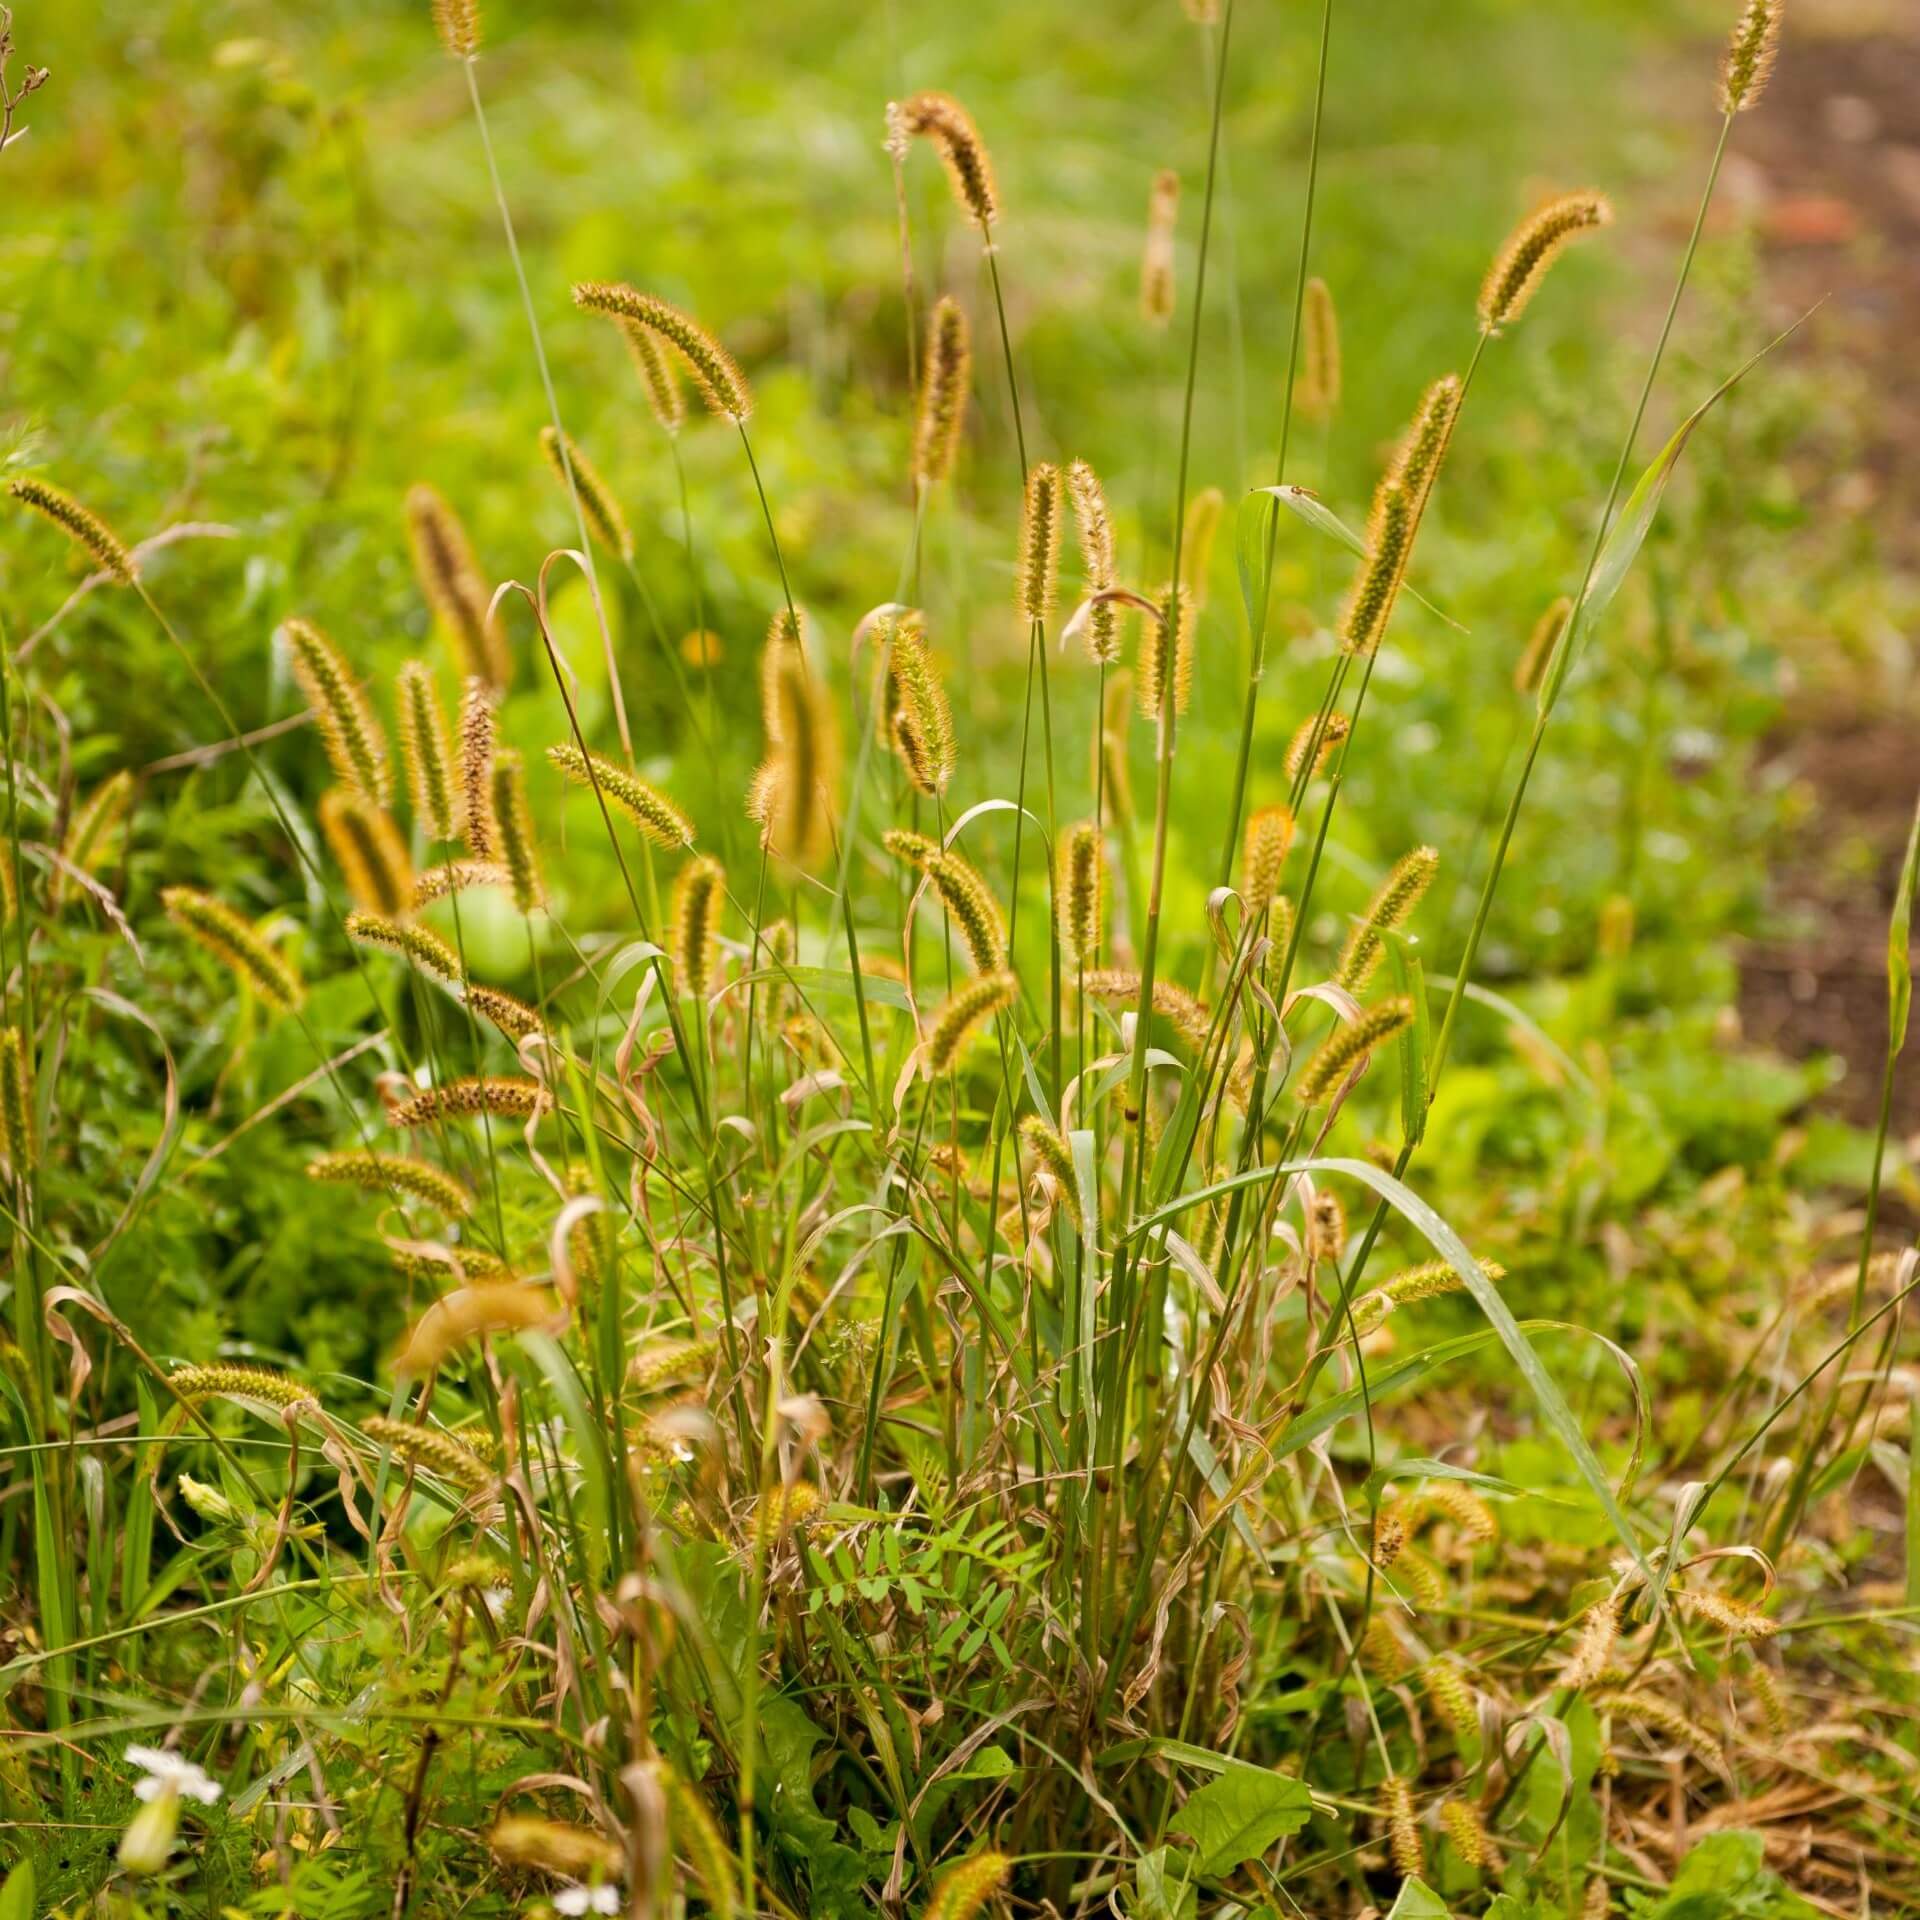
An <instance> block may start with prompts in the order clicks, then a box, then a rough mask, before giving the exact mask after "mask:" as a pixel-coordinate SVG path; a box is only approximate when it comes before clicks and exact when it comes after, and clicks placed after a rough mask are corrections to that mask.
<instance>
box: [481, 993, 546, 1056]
mask: <svg viewBox="0 0 1920 1920" xmlns="http://www.w3.org/2000/svg"><path fill="white" fill-rule="evenodd" d="M467 1005H468V1006H470V1007H471V1008H472V1009H473V1010H474V1012H475V1013H477V1014H479V1015H480V1016H481V1018H482V1019H484V1020H489V1021H491V1022H492V1023H493V1025H494V1026H496V1027H498V1028H499V1029H500V1031H501V1032H502V1033H504V1034H505V1035H506V1036H507V1038H508V1039H509V1040H511V1041H513V1042H514V1043H515V1045H518V1044H519V1042H521V1041H522V1040H524V1039H526V1037H527V1036H528V1035H529V1034H533V1033H544V1032H545V1031H546V1027H545V1024H544V1022H543V1021H542V1020H541V1018H540V1010H539V1009H538V1008H537V1007H530V1006H528V1005H527V1003H526V1002H525V1001H524V1000H522V999H520V998H518V997H517V996H516V995H514V994H511V993H507V992H505V991H504V990H503V989H501V988H499V987H480V986H473V985H471V984H469V986H468V988H467Z"/></svg>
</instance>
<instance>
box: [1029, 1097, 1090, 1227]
mask: <svg viewBox="0 0 1920 1920" xmlns="http://www.w3.org/2000/svg"><path fill="white" fill-rule="evenodd" d="M1020 1138H1021V1139H1022V1140H1024V1141H1025V1142H1026V1144H1027V1151H1028V1152H1029V1153H1031V1154H1032V1155H1033V1157H1034V1160H1035V1162H1036V1163H1037V1164H1038V1166H1039V1168H1040V1170H1041V1172H1042V1173H1044V1174H1045V1175H1046V1177H1047V1179H1048V1180H1049V1181H1050V1182H1051V1183H1052V1184H1053V1187H1054V1190H1055V1191H1056V1192H1057V1193H1058V1194H1059V1196H1060V1204H1061V1205H1062V1206H1063V1207H1065V1208H1066V1210H1067V1217H1068V1218H1069V1219H1070V1220H1071V1221H1072V1222H1073V1224H1074V1227H1075V1229H1076V1230H1077V1229H1078V1228H1079V1227H1080V1226H1081V1225H1082V1223H1083V1216H1082V1214H1081V1211H1080V1182H1079V1179H1078V1177H1077V1176H1076V1175H1075V1173H1074V1168H1073V1149H1072V1148H1071V1147H1070V1146H1068V1144H1067V1142H1066V1139H1065V1138H1064V1136H1063V1135H1062V1134H1061V1133H1060V1131H1059V1129H1058V1128H1057V1127H1055V1126H1053V1125H1051V1124H1050V1123H1049V1122H1048V1121H1046V1120H1045V1119H1043V1118H1042V1117H1041V1116H1040V1115H1039V1114H1037V1113H1030V1114H1028V1115H1027V1117H1026V1118H1025V1119H1024V1120H1022V1121H1021V1122H1020Z"/></svg>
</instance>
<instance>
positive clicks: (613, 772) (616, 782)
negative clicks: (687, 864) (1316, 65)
mask: <svg viewBox="0 0 1920 1920" xmlns="http://www.w3.org/2000/svg"><path fill="white" fill-rule="evenodd" d="M547 758H548V759H549V760H551V761H552V762H553V764H554V765H555V766H556V767H558V768H559V769H560V771H561V772H562V773H564V774H565V775H566V776H567V778H568V779H569V780H575V781H578V782H579V783H580V784H581V785H582V786H590V787H593V788H596V789H597V790H598V792H599V794H600V796H601V798H602V799H604V800H605V801H606V802H607V803H608V805H609V806H612V807H615V808H617V809H618V810H619V811H620V812H621V813H624V814H625V815H626V816H627V818H628V819H629V820H631V821H632V822H633V824H634V825H635V826H636V827H638V828H639V829H640V831H641V833H642V834H644V835H645V836H646V838H647V839H649V840H651V841H652V842H653V844H654V845H655V846H656V847H690V846H692V845H693V822H692V821H691V820H689V819H688V818H687V816H686V815H685V814H684V813H682V812H681V811H680V809H679V808H678V807H676V806H675V805H674V804H673V802H672V801H671V800H669V799H668V798H667V796H666V795H665V794H664V793H662V792H661V791H660V790H659V789H658V788H657V787H650V786H649V785H648V784H647V783H646V782H645V781H644V780H638V779H635V778H634V776H633V775H632V774H630V773H624V772H622V771H621V769H620V768H618V767H616V766H615V765H614V764H613V762H612V761H611V760H606V759H603V758H602V757H601V756H600V755H599V754H597V753H582V752H581V751H580V749H579V748H578V747H576V746H573V745H571V744H567V745H562V746H556V747H549V748H548V749H547Z"/></svg>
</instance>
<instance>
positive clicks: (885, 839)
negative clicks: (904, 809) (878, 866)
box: [880, 827, 940, 873]
mask: <svg viewBox="0 0 1920 1920" xmlns="http://www.w3.org/2000/svg"><path fill="white" fill-rule="evenodd" d="M880 844H881V845H882V846H883V847H885V848H886V850H887V851H888V852H889V853H890V854H892V855H893V857H894V858H895V859H896V860H899V861H901V862H903V863H904V864H905V865H907V866H909V867H912V868H914V869H915V870H916V871H917V872H920V873H924V872H926V870H927V862H928V861H929V860H931V859H933V857H934V856H935V855H936V854H937V853H939V851H940V842H939V841H938V840H932V839H929V838H928V837H927V835H925V834H924V833H915V832H913V831H912V829H911V828H908V827H889V828H888V829H887V830H886V832H885V833H883V834H882V835H881V836H880Z"/></svg>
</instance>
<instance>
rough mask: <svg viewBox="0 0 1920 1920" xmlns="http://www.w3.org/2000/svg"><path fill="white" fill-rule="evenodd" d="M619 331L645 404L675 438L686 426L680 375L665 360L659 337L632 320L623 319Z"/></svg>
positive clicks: (663, 427) (670, 362)
mask: <svg viewBox="0 0 1920 1920" xmlns="http://www.w3.org/2000/svg"><path fill="white" fill-rule="evenodd" d="M620 332H621V335H622V337H623V338H624V339H625V340H626V343H627V352H628V353H629V354H630V355H631V356H632V358H633V367H634V371H635V372H636V373H637V374H639V376H640V385H641V388H642V389H643V390H644V392H645V393H646V396H647V405H648V406H649V407H651V408H652V409H653V417H654V418H655V419H656V420H657V421H659V423H660V426H661V430H662V431H663V432H664V433H666V434H667V435H668V436H669V437H672V436H675V435H677V434H678V433H679V431H680V429H681V428H682V427H683V426H685V425H686V423H687V398H686V395H685V394H683V393H682V392H681V391H680V376H679V375H678V374H677V373H675V372H674V370H673V368H674V363H673V362H672V361H671V360H670V359H668V358H667V355H666V352H665V350H664V349H663V348H662V347H661V345H660V342H659V340H658V338H657V337H656V336H655V335H654V334H652V333H650V332H649V331H648V330H647V329H646V328H645V327H643V326H641V325H640V324H639V322H638V321H635V320H622V321H621V322H620Z"/></svg>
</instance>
